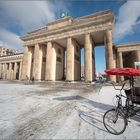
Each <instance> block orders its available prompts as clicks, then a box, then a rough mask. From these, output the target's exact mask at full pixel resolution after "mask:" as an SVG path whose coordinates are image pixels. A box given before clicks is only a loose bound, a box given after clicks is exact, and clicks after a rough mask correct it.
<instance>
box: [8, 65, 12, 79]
mask: <svg viewBox="0 0 140 140" xmlns="http://www.w3.org/2000/svg"><path fill="white" fill-rule="evenodd" d="M8 75H9V78H8V79H9V80H11V78H12V63H9V71H8Z"/></svg>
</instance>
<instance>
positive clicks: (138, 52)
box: [136, 50, 140, 62]
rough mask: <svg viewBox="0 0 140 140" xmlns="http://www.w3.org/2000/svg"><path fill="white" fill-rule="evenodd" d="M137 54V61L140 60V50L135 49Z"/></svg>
mask: <svg viewBox="0 0 140 140" xmlns="http://www.w3.org/2000/svg"><path fill="white" fill-rule="evenodd" d="M136 54H137V62H140V50H138V51H136Z"/></svg>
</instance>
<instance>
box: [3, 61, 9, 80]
mask: <svg viewBox="0 0 140 140" xmlns="http://www.w3.org/2000/svg"><path fill="white" fill-rule="evenodd" d="M3 77H4V79H5V80H8V64H7V63H5V64H4V66H3Z"/></svg>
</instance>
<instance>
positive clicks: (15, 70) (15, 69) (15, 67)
mask: <svg viewBox="0 0 140 140" xmlns="http://www.w3.org/2000/svg"><path fill="white" fill-rule="evenodd" d="M16 73H17V62H15V63H14V80H16Z"/></svg>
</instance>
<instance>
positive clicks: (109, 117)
mask: <svg viewBox="0 0 140 140" xmlns="http://www.w3.org/2000/svg"><path fill="white" fill-rule="evenodd" d="M119 121H120V122H119ZM103 124H104V126H105V128H106V129H107V131H108V132H109V133H111V134H114V135H120V134H122V133H123V132H124V131H125V129H126V125H127V119H126V118H125V117H124V116H123V115H122V114H121V113H117V112H116V111H115V109H111V110H108V111H107V112H105V114H104V116H103ZM110 125H113V127H112V126H110ZM115 125H119V126H117V128H115V127H116V126H115ZM121 128H122V129H121ZM120 129H121V130H120Z"/></svg>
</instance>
